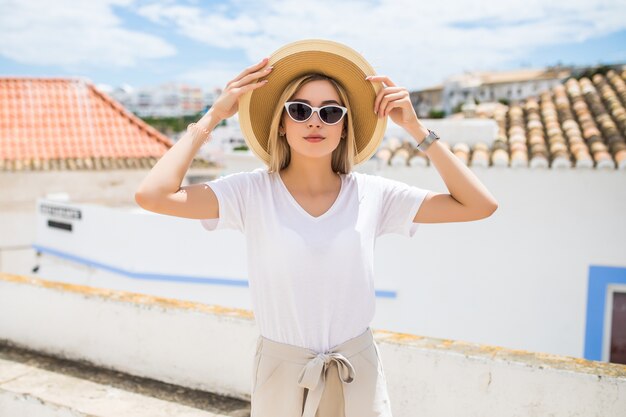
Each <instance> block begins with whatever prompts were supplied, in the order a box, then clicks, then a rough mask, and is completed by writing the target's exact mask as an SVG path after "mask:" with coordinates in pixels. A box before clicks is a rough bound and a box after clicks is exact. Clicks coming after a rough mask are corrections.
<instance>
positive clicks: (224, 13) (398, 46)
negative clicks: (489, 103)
mask: <svg viewBox="0 0 626 417" xmlns="http://www.w3.org/2000/svg"><path fill="white" fill-rule="evenodd" d="M230 4H231V5H232V7H230V8H227V9H224V8H221V9H219V10H218V9H216V10H210V9H208V10H203V9H200V8H198V7H195V6H167V5H162V4H157V3H154V4H151V5H149V6H144V7H140V8H139V9H138V13H140V14H142V15H144V16H145V17H147V18H150V19H153V20H154V21H158V22H167V23H168V24H171V25H173V26H174V27H176V29H177V31H178V32H179V33H181V34H183V35H184V36H187V37H189V38H192V39H194V40H196V41H198V42H202V43H205V44H207V45H211V46H216V47H221V48H236V49H241V50H243V51H244V52H245V54H246V56H247V57H248V59H249V63H253V62H257V61H258V60H259V59H260V58H262V57H263V56H265V55H268V54H270V53H271V52H273V51H274V50H276V49H278V48H279V47H280V46H282V45H284V44H285V43H288V42H291V41H295V40H298V39H303V38H308V37H316V38H326V39H333V40H336V41H339V42H342V43H346V44H347V45H349V46H351V47H352V48H354V49H356V50H357V51H359V52H361V53H362V54H363V55H364V56H365V58H366V59H368V61H369V62H370V63H371V64H372V66H373V67H374V69H375V70H376V72H377V73H379V74H380V73H382V74H385V75H388V76H389V77H390V78H391V79H392V80H393V81H394V82H395V83H396V84H398V85H404V86H406V87H408V88H418V87H424V86H427V85H431V84H435V83H439V82H441V80H442V79H443V78H445V77H446V76H448V75H451V74H454V73H458V72H460V71H463V70H492V69H493V70H495V69H497V68H498V67H499V66H501V65H502V64H503V63H505V62H508V61H511V60H516V59H519V60H523V59H524V58H525V57H527V56H528V55H529V54H531V53H532V51H533V50H534V49H535V48H537V47H540V46H547V45H551V44H560V43H564V42H570V41H572V40H576V41H583V40H585V39H588V38H593V37H597V36H601V35H605V34H608V33H611V32H613V31H617V30H620V29H623V28H625V27H626V21H625V20H624V19H623V17H624V16H626V3H625V2H623V1H588V0H585V1H581V0H553V1H551V2H545V1H543V0H514V1H501V0H483V1H475V2H471V3H468V2H465V1H461V0H439V1H436V2H415V1H412V0H383V1H381V2H371V1H370V2H367V1H355V0H350V1H342V2H337V1H330V0H317V1H315V2H294V1H290V0H270V1H254V2H252V1H247V0H243V1H241V0H236V1H233V2H231V3H230ZM558 58H559V57H555V61H556V60H557V59H558ZM247 65H249V64H246V65H245V66H247ZM242 69H243V68H238V69H235V71H233V72H232V76H235V75H236V74H237V73H239V72H240V70H242ZM218 72H219V73H221V72H222V70H220V71H218ZM222 78H223V77H222Z"/></svg>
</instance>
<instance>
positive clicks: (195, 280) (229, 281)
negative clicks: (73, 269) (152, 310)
mask: <svg viewBox="0 0 626 417" xmlns="http://www.w3.org/2000/svg"><path fill="white" fill-rule="evenodd" d="M32 246H33V249H35V250H37V251H39V252H42V253H46V254H49V255H52V256H56V257H58V258H62V259H67V260H69V261H72V262H76V263H80V264H83V265H87V266H90V267H93V268H98V269H103V270H105V271H109V272H113V273H115V274H119V275H124V276H126V277H129V278H134V279H145V280H151V281H171V282H186V283H192V284H207V285H230V286H235V287H247V286H248V280H245V279H234V278H216V277H192V276H185V275H171V274H154V273H140V272H132V271H127V270H125V269H122V268H116V267H114V266H111V265H108V264H104V263H101V262H96V261H93V260H91V259H88V258H83V257H81V256H76V255H72V254H69V253H66V252H62V251H58V250H56V249H52V248H48V247H45V246H41V245H35V244H33V245H32ZM375 293H376V297H380V298H396V297H397V292H396V291H389V290H376V291H375Z"/></svg>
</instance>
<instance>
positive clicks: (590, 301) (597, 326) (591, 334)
mask: <svg viewBox="0 0 626 417" xmlns="http://www.w3.org/2000/svg"><path fill="white" fill-rule="evenodd" d="M609 284H626V268H623V267H616V266H596V265H591V266H589V280H588V284H587V285H588V287H587V323H586V329H585V359H589V360H594V361H601V360H602V340H603V332H604V309H605V307H606V294H607V288H608V286H609Z"/></svg>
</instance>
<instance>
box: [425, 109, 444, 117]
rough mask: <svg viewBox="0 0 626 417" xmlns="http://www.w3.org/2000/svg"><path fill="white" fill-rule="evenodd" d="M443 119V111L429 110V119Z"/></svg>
mask: <svg viewBox="0 0 626 417" xmlns="http://www.w3.org/2000/svg"><path fill="white" fill-rule="evenodd" d="M444 117H446V112H445V111H444V110H435V109H430V111H429V112H428V118H429V119H443V118H444Z"/></svg>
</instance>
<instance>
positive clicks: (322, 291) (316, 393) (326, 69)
mask: <svg viewBox="0 0 626 417" xmlns="http://www.w3.org/2000/svg"><path fill="white" fill-rule="evenodd" d="M296 44H297V45H296ZM327 47H328V48H329V49H328V50H325V51H322V52H323V53H321V52H320V51H321V50H322V49H324V48H327ZM285 48H286V49H285ZM289 48H293V49H289ZM333 48H334V49H333ZM285 50H289V51H290V53H285ZM331 52H338V53H331ZM303 54H304V55H303ZM298 58H302V59H300V60H298ZM270 60H271V61H273V62H274V63H275V64H274V66H276V67H280V69H281V71H282V72H281V74H282V75H280V76H276V77H275V78H272V77H271V76H270V73H271V72H272V67H271V66H268V65H267V64H268V62H269V61H270ZM270 60H268V59H267V58H266V59H263V60H262V61H261V62H259V63H257V64H255V65H253V66H251V67H249V68H247V69H245V70H244V71H243V72H241V73H240V74H239V75H238V76H237V77H235V78H234V79H233V80H231V81H230V82H229V83H228V84H227V86H226V88H225V89H224V91H223V93H222V94H221V95H220V97H219V98H218V99H217V100H216V101H215V103H214V105H213V106H212V107H211V109H210V110H209V111H208V112H207V113H206V114H205V115H204V116H203V117H202V118H201V119H200V120H199V121H198V122H197V123H195V124H191V125H190V127H189V129H188V133H187V134H186V135H184V136H183V137H182V138H181V139H180V140H179V141H178V142H177V143H176V144H175V145H174V146H173V147H172V148H171V149H170V150H169V151H168V152H167V153H166V154H165V155H164V156H163V157H162V158H161V159H160V160H159V161H158V163H157V164H156V165H155V166H154V167H153V169H152V170H151V171H150V173H149V174H148V176H147V177H146V178H145V179H144V181H143V182H142V184H141V185H140V188H139V189H138V191H137V193H136V200H137V203H138V204H139V205H141V206H142V207H144V208H145V209H147V210H151V211H155V212H158V213H162V214H169V215H175V216H180V217H187V218H195V219H201V223H202V225H203V226H204V227H205V228H206V229H207V230H217V229H223V228H230V229H235V230H239V231H241V232H242V233H244V234H245V236H246V239H247V249H248V271H249V283H250V290H251V293H252V300H253V310H254V316H255V320H256V322H257V324H258V325H259V329H260V335H259V337H258V341H257V351H256V355H255V358H254V368H253V379H252V399H251V403H252V417H274V416H281V417H283V416H294V417H296V416H303V417H315V416H318V417H326V416H328V417H331V416H332V417H341V416H346V417H370V416H386V417H389V416H391V408H390V402H389V396H388V393H387V386H386V380H385V375H384V369H383V366H382V362H381V361H380V355H379V352H378V347H377V345H376V343H375V342H374V339H373V335H372V331H371V329H370V327H369V323H370V322H371V320H372V318H373V316H374V310H375V295H374V285H373V250H374V244H375V240H376V238H377V237H378V236H380V235H383V234H386V233H396V234H401V235H404V236H409V237H410V236H413V235H414V234H415V231H416V228H417V224H418V223H437V222H452V221H469V220H477V219H481V218H485V217H488V216H489V215H491V214H492V213H493V212H494V211H495V209H496V208H497V203H496V201H495V199H494V198H493V196H492V195H491V194H490V193H489V192H488V191H487V190H486V188H485V187H484V186H483V185H482V184H481V183H480V181H479V180H478V178H477V177H476V176H475V175H474V174H473V173H472V172H471V171H470V170H469V169H468V168H467V167H466V166H465V165H463V164H462V163H461V162H460V161H459V160H458V159H457V158H456V157H455V156H454V155H453V154H452V153H451V152H450V151H449V150H448V149H446V148H445V147H444V146H442V145H441V144H439V143H438V142H437V141H436V139H435V140H434V142H430V140H433V138H436V136H434V133H433V134H431V132H430V131H429V130H428V129H426V128H425V127H424V126H423V125H422V124H421V122H420V121H419V120H418V119H417V116H416V114H415V111H414V110H413V106H412V104H411V102H410V100H409V94H408V92H407V90H406V89H404V88H402V87H398V86H396V85H395V84H394V83H393V82H392V81H391V80H390V79H389V78H388V77H386V76H378V75H374V76H368V77H365V74H367V73H373V70H372V69H371V67H369V66H368V65H367V64H366V62H365V61H364V60H362V59H361V57H360V55H358V53H356V52H355V51H354V50H352V49H350V48H347V47H345V46H343V45H341V44H337V43H333V42H330V41H313V40H310V41H300V42H297V43H294V44H290V45H288V46H287V47H284V48H283V49H281V50H279V51H277V52H276V53H274V54H273V55H272V57H271V59H270ZM287 63H288V65H287ZM351 64H354V65H356V66H357V67H360V68H361V69H362V70H363V71H364V72H363V73H359V71H356V70H354V68H348V67H349V66H350V65H351ZM281 65H282V66H281ZM307 65H308V66H307ZM300 66H302V67H300ZM346 68H348V69H346ZM313 69H318V70H319V71H313ZM292 70H293V71H292ZM304 70H306V71H304ZM289 71H292V73H290V72H289ZM329 74H332V75H333V76H330V75H329ZM263 77H266V79H265V80H263V81H259V80H260V79H261V78H263ZM383 84H386V85H384V86H383ZM364 85H365V86H369V87H370V88H364ZM272 86H274V87H272ZM271 88H274V92H275V95H274V96H272V95H271V94H270V93H267V94H265V92H268V91H270V90H268V89H271ZM263 89H266V90H263ZM254 94H257V96H256V97H257V98H258V97H261V99H260V100H257V101H255V100H254V97H255V96H254ZM368 94H371V96H368ZM363 97H365V98H363ZM364 102H366V103H368V106H367V110H365V107H364V106H363V105H362V104H363V103H364ZM355 103H356V106H357V107H355ZM238 110H239V111H240V122H241V123H242V131H243V132H244V133H245V135H246V140H247V141H248V143H249V144H250V145H251V148H252V149H253V150H254V151H255V153H256V154H257V156H259V157H261V158H262V159H263V160H264V162H265V163H266V165H267V168H259V169H256V170H254V171H252V172H241V173H235V174H230V175H227V176H224V177H221V178H218V179H216V180H213V181H209V182H207V183H205V184H195V185H190V186H185V187H181V186H180V184H181V183H182V180H183V177H184V175H185V172H186V170H187V168H188V167H189V164H190V162H191V160H192V158H193V156H194V155H195V154H196V152H197V150H198V149H199V147H200V146H201V145H202V143H204V142H205V141H206V140H210V131H211V130H212V129H213V128H214V127H215V126H216V125H217V124H218V123H219V122H220V121H221V120H223V119H226V118H229V117H231V116H233V115H234V114H235V113H236V112H237V111H238ZM242 110H243V111H242ZM387 116H389V117H391V119H392V120H393V121H394V122H395V123H397V124H398V125H400V126H402V127H403V128H405V129H406V130H407V132H409V133H410V134H411V135H412V137H413V138H414V139H415V140H416V142H417V143H418V144H421V145H422V146H421V147H422V149H423V150H424V152H426V154H427V155H428V157H429V158H430V159H431V161H432V162H433V164H434V165H435V167H436V168H437V170H438V171H439V173H440V174H441V176H442V178H443V180H444V182H445V183H446V186H447V187H448V189H449V190H450V191H451V194H444V193H435V192H432V191H429V190H426V189H423V188H419V187H415V186H409V185H407V184H404V183H402V182H400V181H395V180H391V179H386V178H384V177H380V176H375V175H369V174H364V173H358V172H356V171H353V170H352V168H353V165H355V163H358V162H362V161H363V160H365V159H366V158H367V157H369V156H371V154H372V153H373V152H374V151H375V150H376V147H377V145H378V144H379V143H380V139H381V138H382V134H383V133H384V129H382V128H381V126H382V127H383V128H384V124H383V123H384V121H385V118H386V117H387ZM368 129H369V130H368ZM259 132H260V133H259ZM427 137H428V138H429V140H427V141H426V142H428V143H426V142H422V141H424V139H425V138H427ZM429 145H430V146H429Z"/></svg>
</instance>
